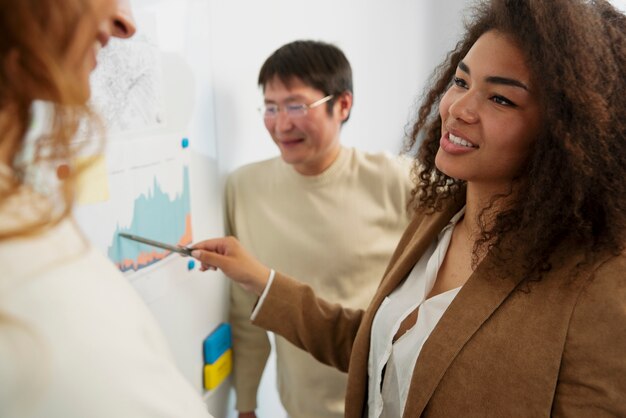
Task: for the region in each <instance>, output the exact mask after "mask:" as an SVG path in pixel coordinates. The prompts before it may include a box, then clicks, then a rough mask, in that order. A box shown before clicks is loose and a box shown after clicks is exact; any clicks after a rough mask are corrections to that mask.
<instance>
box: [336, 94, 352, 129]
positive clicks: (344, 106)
mask: <svg viewBox="0 0 626 418" xmlns="http://www.w3.org/2000/svg"><path fill="white" fill-rule="evenodd" d="M335 104H336V105H337V106H338V108H339V116H341V121H342V122H345V121H347V120H348V118H349V117H350V112H351V111H352V93H351V92H349V91H344V92H343V93H341V94H340V95H339V97H338V98H337V100H335Z"/></svg>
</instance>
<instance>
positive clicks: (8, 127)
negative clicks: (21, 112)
mask: <svg viewBox="0 0 626 418" xmlns="http://www.w3.org/2000/svg"><path fill="white" fill-rule="evenodd" d="M16 120H17V115H16V112H15V111H14V110H13V109H12V107H9V106H6V107H5V108H3V109H0V164H4V165H7V166H9V167H11V165H12V164H13V157H14V156H15V152H16V149H17V148H18V147H17V142H18V139H19V128H18V126H17V123H16Z"/></svg>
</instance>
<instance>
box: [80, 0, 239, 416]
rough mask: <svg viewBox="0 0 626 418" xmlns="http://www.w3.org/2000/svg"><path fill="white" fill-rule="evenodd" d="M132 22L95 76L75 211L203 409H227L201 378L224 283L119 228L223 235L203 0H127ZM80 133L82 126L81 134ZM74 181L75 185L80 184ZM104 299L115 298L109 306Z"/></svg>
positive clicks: (159, 235) (224, 299) (176, 236)
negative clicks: (156, 326) (95, 132)
mask: <svg viewBox="0 0 626 418" xmlns="http://www.w3.org/2000/svg"><path fill="white" fill-rule="evenodd" d="M132 7H133V12H134V14H135V18H136V21H137V28H138V30H137V33H136V35H135V36H134V37H133V38H131V39H129V40H118V39H112V40H111V41H110V44H109V45H108V46H107V48H105V49H103V50H102V51H101V53H100V55H99V56H98V67H97V68H96V70H95V72H94V74H93V75H92V79H91V84H92V105H93V107H94V109H96V110H97V112H98V113H99V115H100V116H101V119H102V121H103V123H104V125H105V127H106V136H107V141H106V148H105V150H104V151H103V152H97V153H95V154H93V151H90V152H91V154H90V153H89V152H88V153H86V155H85V157H86V158H87V157H88V158H90V159H91V161H94V155H95V156H96V157H95V161H96V163H95V164H93V166H92V168H91V169H90V170H89V172H88V173H87V174H86V175H85V176H86V177H87V178H85V179H84V180H83V181H82V182H81V183H82V184H83V188H82V190H81V189H80V184H79V203H78V205H77V207H76V208H75V213H76V217H77V219H78V221H79V223H80V224H81V226H82V227H83V229H84V230H85V233H86V234H87V236H88V237H89V238H90V240H91V241H92V242H93V243H94V245H95V246H96V247H97V248H99V249H100V250H101V251H102V252H103V253H105V254H106V255H107V256H108V257H109V258H110V259H111V261H113V262H114V263H116V265H118V268H119V269H120V271H122V272H123V274H124V275H125V276H126V277H127V279H128V280H129V282H130V283H131V284H132V285H133V286H134V287H135V288H136V289H137V291H138V292H139V294H140V295H141V297H142V298H143V299H144V301H145V302H146V303H147V305H148V306H149V308H150V309H151V311H152V312H153V313H154V315H155V317H156V318H157V320H158V322H159V323H160V325H161V327H162V329H163V331H164V333H165V335H166V337H167V339H168V340H169V343H170V346H171V348H172V352H173V355H174V357H175V360H176V362H177V364H178V366H179V368H180V370H181V371H182V373H183V374H184V376H185V377H186V378H187V379H188V380H189V381H190V382H191V383H192V385H193V386H194V387H195V388H196V390H198V392H199V393H200V394H201V395H203V396H204V399H205V401H206V403H207V405H208V407H209V411H210V412H211V413H212V414H214V415H215V416H216V417H221V416H226V403H227V401H228V394H229V388H230V381H229V380H226V381H225V382H224V383H222V384H221V385H220V386H219V387H218V388H217V389H215V390H213V391H211V392H205V391H204V390H203V389H202V371H203V358H202V342H203V340H204V338H205V337H206V336H208V335H209V334H210V332H211V331H212V330H213V329H215V328H216V327H217V326H218V325H219V324H220V323H221V322H224V321H225V320H226V313H227V303H228V290H227V289H228V286H227V282H226V279H225V278H224V277H223V276H222V275H221V274H220V273H216V272H207V273H201V272H200V271H199V270H198V267H199V266H198V265H197V263H195V262H194V261H193V260H191V259H189V258H183V257H180V256H178V255H174V254H167V253H163V252H159V251H157V250H154V249H151V248H149V247H144V246H139V245H138V244H134V243H132V242H129V241H126V240H123V239H121V238H119V237H118V236H117V233H118V232H134V233H136V234H139V235H144V236H148V237H150V238H153V239H157V240H161V241H167V242H169V243H172V244H189V243H191V242H194V241H198V240H201V239H205V238H207V237H212V236H221V235H223V233H224V231H223V214H222V201H221V195H222V193H221V190H220V185H219V180H218V174H217V156H216V148H217V147H216V143H215V128H214V118H213V114H214V111H213V108H212V106H213V96H212V94H213V93H212V90H211V89H212V83H211V62H210V53H209V50H208V48H209V45H210V42H209V32H208V30H207V25H206V22H207V21H208V14H209V11H208V0H133V2H132ZM85 135H86V134H85ZM81 192H82V193H81ZM111 309H115V307H114V306H112V307H111Z"/></svg>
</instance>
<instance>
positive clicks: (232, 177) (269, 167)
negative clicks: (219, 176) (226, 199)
mask: <svg viewBox="0 0 626 418" xmlns="http://www.w3.org/2000/svg"><path fill="white" fill-rule="evenodd" d="M281 163H282V160H281V159H280V157H273V158H268V159H267V160H261V161H255V162H253V163H248V164H244V165H242V166H240V167H238V168H236V169H235V170H233V171H232V172H231V173H230V174H229V175H228V182H229V183H233V182H241V181H252V180H256V179H262V178H263V177H259V176H267V175H268V174H269V173H271V172H272V171H273V170H276V169H277V168H278V167H279V166H280V164H281Z"/></svg>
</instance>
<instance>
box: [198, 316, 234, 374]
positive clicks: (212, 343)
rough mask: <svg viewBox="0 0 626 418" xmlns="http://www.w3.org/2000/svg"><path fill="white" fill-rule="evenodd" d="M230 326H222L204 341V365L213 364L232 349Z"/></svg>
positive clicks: (223, 324)
mask: <svg viewBox="0 0 626 418" xmlns="http://www.w3.org/2000/svg"><path fill="white" fill-rule="evenodd" d="M232 345H233V342H232V337H231V333H230V324H227V323H222V324H220V325H219V326H218V327H217V328H215V330H214V331H213V332H211V334H210V335H209V336H208V337H206V338H205V339H204V343H203V349H204V364H213V363H214V362H215V360H217V359H218V358H220V356H221V355H222V354H224V353H225V352H226V351H227V350H228V349H229V348H230V347H232Z"/></svg>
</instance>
